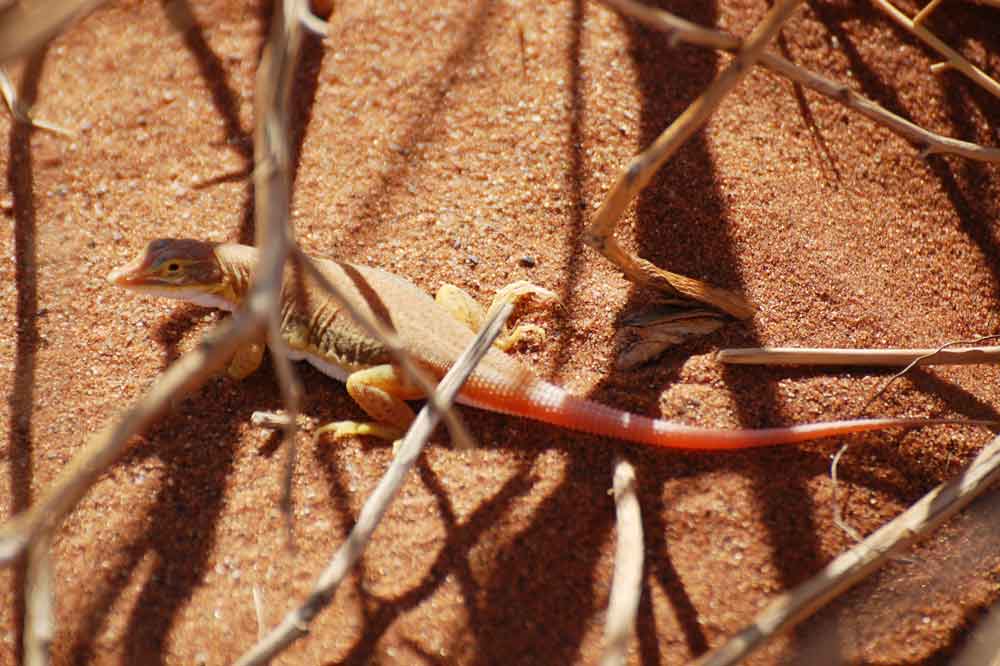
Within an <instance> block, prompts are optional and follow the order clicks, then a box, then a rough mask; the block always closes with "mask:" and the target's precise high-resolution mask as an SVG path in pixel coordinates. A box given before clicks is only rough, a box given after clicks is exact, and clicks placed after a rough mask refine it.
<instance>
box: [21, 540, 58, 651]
mask: <svg viewBox="0 0 1000 666" xmlns="http://www.w3.org/2000/svg"><path fill="white" fill-rule="evenodd" d="M50 546H51V535H50V534H45V535H44V536H42V537H41V538H40V539H38V540H37V541H35V542H34V543H33V544H32V545H31V548H29V549H28V573H27V580H26V582H25V597H26V600H27V608H26V610H27V612H26V617H25V621H24V664H25V666H46V665H47V664H48V663H49V645H51V644H52V637H53V636H54V635H55V628H56V617H55V590H54V589H53V586H52V553H51V551H50Z"/></svg>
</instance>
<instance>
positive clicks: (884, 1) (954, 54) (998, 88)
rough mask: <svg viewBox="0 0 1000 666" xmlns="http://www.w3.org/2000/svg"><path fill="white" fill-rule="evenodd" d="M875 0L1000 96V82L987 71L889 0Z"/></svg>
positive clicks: (878, 4) (894, 18)
mask: <svg viewBox="0 0 1000 666" xmlns="http://www.w3.org/2000/svg"><path fill="white" fill-rule="evenodd" d="M873 2H874V3H875V6H876V7H878V8H879V9H881V10H882V11H883V12H885V13H886V14H888V16H889V18H891V19H892V20H893V21H895V22H896V23H898V24H899V25H900V26H902V27H903V29H905V30H906V31H907V32H909V33H910V34H912V35H914V36H915V37H917V38H918V39H920V40H921V41H922V42H924V43H925V44H927V45H928V46H929V47H931V48H932V49H934V50H935V51H937V52H938V53H940V54H941V55H942V56H944V58H945V60H946V61H947V62H948V64H949V65H951V66H952V67H953V68H955V69H957V70H958V71H960V72H962V74H965V75H966V76H967V77H969V79H971V80H972V81H973V83H976V84H978V85H979V86H980V87H982V88H983V89H984V90H986V91H987V92H989V93H991V94H992V95H994V96H995V97H1000V83H997V82H996V81H994V80H993V79H992V78H990V76H989V75H988V74H986V72H984V71H983V70H981V69H979V68H978V67H976V66H975V65H973V64H972V63H971V62H969V61H968V60H966V59H965V57H964V56H962V54H960V53H959V52H958V51H956V50H955V49H953V48H951V47H950V46H948V45H947V44H945V43H944V42H942V41H941V40H940V39H939V38H938V37H937V36H936V35H935V34H934V33H932V32H931V31H930V30H928V29H927V28H925V27H924V26H922V25H920V24H918V23H916V22H915V21H912V20H910V18H909V17H908V16H907V15H906V14H904V13H903V12H901V11H899V10H898V9H897V8H896V7H895V5H893V4H892V3H891V2H889V0H873Z"/></svg>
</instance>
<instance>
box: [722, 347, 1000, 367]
mask: <svg viewBox="0 0 1000 666" xmlns="http://www.w3.org/2000/svg"><path fill="white" fill-rule="evenodd" d="M718 359H719V360H720V361H721V362H723V363H729V364H741V365H869V366H893V367H897V366H906V365H910V364H915V365H921V366H923V365H971V364H974V363H998V362H1000V347H963V348H960V349H945V348H940V349H831V348H804V347H803V348H799V347H747V348H744V349H721V350H719V352H718Z"/></svg>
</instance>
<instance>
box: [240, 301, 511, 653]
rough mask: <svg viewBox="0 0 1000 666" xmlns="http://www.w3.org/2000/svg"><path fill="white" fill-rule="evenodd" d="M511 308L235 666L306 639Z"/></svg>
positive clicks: (481, 338) (480, 338) (472, 350)
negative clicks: (344, 533) (292, 602)
mask: <svg viewBox="0 0 1000 666" xmlns="http://www.w3.org/2000/svg"><path fill="white" fill-rule="evenodd" d="M512 310H513V306H512V305H511V304H509V303H508V304H507V305H505V306H503V307H501V308H499V309H498V310H496V311H495V312H494V313H493V317H492V318H491V319H490V320H489V321H488V322H487V323H486V325H485V326H484V327H483V330H482V331H480V332H479V335H477V336H476V339H475V340H473V342H472V344H471V345H469V347H468V349H466V350H465V351H464V352H463V353H462V355H461V356H460V357H459V359H458V360H457V361H456V362H455V365H454V366H452V368H451V370H449V371H448V374H446V375H445V376H444V379H442V380H441V384H440V385H439V387H438V389H437V391H436V393H437V400H436V401H434V402H432V401H428V402H427V404H426V405H425V406H424V408H423V409H421V410H420V413H419V414H418V415H417V418H416V420H415V421H414V422H413V425H412V426H410V430H409V431H408V432H407V433H406V437H405V438H404V439H403V440H402V444H401V445H400V446H399V447H398V453H397V454H396V456H395V458H393V461H392V464H391V465H390V466H389V469H388V470H387V471H386V473H385V476H383V477H382V479H381V480H380V481H379V483H378V485H377V486H376V487H375V490H374V491H373V492H372V494H371V496H370V497H369V498H368V499H367V500H366V501H365V504H364V506H363V507H362V508H361V513H360V515H359V516H358V522H357V524H355V526H354V529H352V530H351V533H350V534H349V535H348V537H347V540H346V541H345V542H344V543H343V545H342V546H341V547H340V548H339V549H338V550H337V552H336V554H334V556H333V558H332V559H331V560H330V563H329V564H328V565H327V567H326V569H324V570H323V572H322V573H321V574H320V576H319V578H318V579H317V581H316V584H315V586H314V587H313V591H312V592H311V593H310V594H309V596H308V597H307V598H306V599H305V601H304V602H303V603H302V604H301V605H300V606H299V607H298V608H296V609H295V610H293V611H292V612H290V613H289V614H288V615H286V616H285V619H284V620H282V622H281V624H279V625H278V626H277V627H275V628H274V629H272V630H271V631H270V632H269V633H268V634H267V636H266V637H265V638H264V639H263V640H261V641H259V642H258V643H257V644H256V645H255V646H253V648H251V649H250V650H249V651H248V652H247V653H246V654H244V655H243V656H242V657H240V659H239V661H237V662H236V664H237V666H260V665H261V664H267V663H269V662H270V661H271V660H272V659H273V658H274V657H276V656H277V655H278V654H280V653H281V652H282V651H283V650H285V648H287V647H288V646H289V645H291V644H292V643H294V642H295V641H296V640H298V639H299V638H301V637H302V636H304V635H306V633H307V632H308V628H309V623H310V622H312V620H313V618H314V617H316V615H317V614H318V613H319V612H320V611H321V610H323V609H324V608H325V607H326V606H327V605H328V604H329V603H330V602H331V601H332V600H333V595H334V594H335V593H336V591H337V587H338V586H339V585H340V583H341V581H342V580H343V579H344V577H345V576H346V575H347V574H348V573H349V572H350V570H351V569H352V568H353V567H354V565H355V563H356V562H357V561H358V559H359V558H360V557H361V555H362V553H364V550H365V547H367V545H368V542H369V541H370V540H371V536H372V533H373V532H374V531H375V528H376V527H377V526H378V524H379V522H380V521H381V520H382V516H383V515H385V512H386V511H387V510H388V509H389V506H390V504H391V503H392V501H393V499H395V497H396V494H397V493H398V492H399V489H400V487H401V486H402V485H403V481H404V480H405V479H406V475H407V474H408V473H409V471H410V469H411V468H412V467H413V465H414V464H415V463H416V461H417V458H418V457H419V456H420V452H421V451H422V450H423V447H424V444H425V443H426V442H427V439H428V437H430V435H431V433H432V432H433V431H434V428H435V426H436V425H437V423H438V421H439V420H440V419H441V417H442V413H441V411H440V410H439V409H438V408H437V407H436V405H443V406H445V408H447V407H449V406H450V405H451V403H452V402H453V401H454V399H455V396H456V395H458V391H459V390H460V389H461V387H462V384H463V383H464V382H465V380H466V378H467V377H468V376H469V375H470V374H471V373H472V371H473V370H474V369H475V367H476V364H477V363H478V362H479V359H481V358H482V357H483V356H484V355H485V354H486V352H487V351H489V348H490V346H491V345H492V344H493V341H494V340H496V338H497V336H498V335H499V334H500V331H501V330H502V329H503V326H504V324H505V323H506V321H507V318H508V317H509V316H510V313H511V311H512Z"/></svg>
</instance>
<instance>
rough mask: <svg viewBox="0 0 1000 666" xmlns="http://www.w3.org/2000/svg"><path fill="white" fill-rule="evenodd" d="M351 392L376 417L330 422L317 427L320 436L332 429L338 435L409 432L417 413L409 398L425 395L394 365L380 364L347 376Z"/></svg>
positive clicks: (386, 435) (392, 438) (388, 437)
mask: <svg viewBox="0 0 1000 666" xmlns="http://www.w3.org/2000/svg"><path fill="white" fill-rule="evenodd" d="M347 393H348V394H349V395H350V396H351V397H352V398H354V401H355V402H356V403H358V405H359V406H360V407H361V409H363V410H365V413H366V414H368V416H370V417H372V421H335V422H333V423H328V424H327V425H325V426H323V427H321V428H319V429H318V430H317V431H316V436H317V437H319V436H320V435H322V434H324V433H330V434H332V435H333V436H334V438H337V439H339V438H343V437H351V436H354V435H368V436H371V437H378V438H380V439H385V440H389V441H395V440H397V439H400V438H401V437H402V436H403V435H404V434H405V433H406V431H407V429H408V428H409V427H410V424H411V423H412V422H413V419H414V418H415V417H416V415H415V414H414V413H413V410H412V409H411V408H410V406H409V405H408V404H406V402H405V401H406V400H416V399H418V398H422V397H424V396H423V393H421V392H420V390H419V389H416V388H415V387H413V386H410V385H409V384H407V383H406V382H405V381H404V379H403V377H402V375H401V374H400V372H399V371H398V370H397V369H396V367H395V366H392V365H377V366H375V367H372V368H368V369H366V370H358V371H357V372H352V373H351V374H350V375H349V376H348V377H347Z"/></svg>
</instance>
